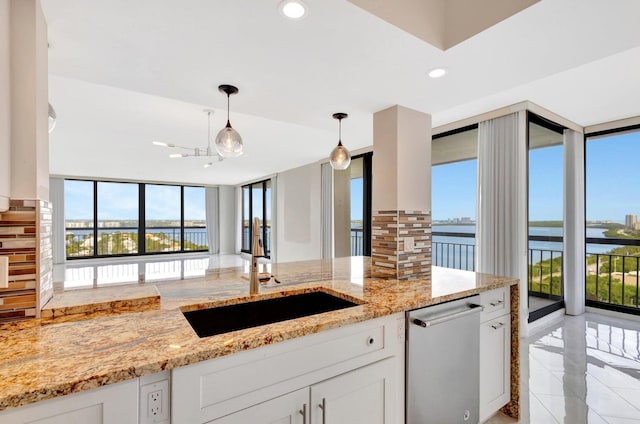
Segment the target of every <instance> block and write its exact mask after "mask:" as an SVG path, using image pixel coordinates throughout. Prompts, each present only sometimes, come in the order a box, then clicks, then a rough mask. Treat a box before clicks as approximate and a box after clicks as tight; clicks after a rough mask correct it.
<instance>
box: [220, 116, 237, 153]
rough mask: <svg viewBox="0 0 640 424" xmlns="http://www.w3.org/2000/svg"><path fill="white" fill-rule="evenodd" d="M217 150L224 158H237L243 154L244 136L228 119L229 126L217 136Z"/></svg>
mask: <svg viewBox="0 0 640 424" xmlns="http://www.w3.org/2000/svg"><path fill="white" fill-rule="evenodd" d="M216 151H217V152H218V154H219V155H220V156H222V157H223V158H235V157H238V156H240V155H242V137H240V134H239V133H238V131H236V130H234V129H233V127H232V126H231V124H230V123H229V122H228V121H227V126H226V127H224V128H223V129H221V130H220V132H219V133H218V135H217V136H216Z"/></svg>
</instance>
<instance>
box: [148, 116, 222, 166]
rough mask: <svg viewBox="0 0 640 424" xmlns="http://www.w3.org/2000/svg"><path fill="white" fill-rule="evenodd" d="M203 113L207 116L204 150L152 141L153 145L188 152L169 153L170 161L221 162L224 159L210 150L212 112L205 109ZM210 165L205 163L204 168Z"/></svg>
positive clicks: (210, 163) (211, 163)
mask: <svg viewBox="0 0 640 424" xmlns="http://www.w3.org/2000/svg"><path fill="white" fill-rule="evenodd" d="M204 112H205V113H206V114H207V118H208V121H207V147H206V148H201V147H186V146H180V145H178V144H173V143H165V142H164V141H153V142H152V143H153V145H154V146H160V147H168V148H170V149H183V150H187V151H188V152H187V153H171V154H170V155H169V157H170V158H171V159H178V158H187V157H211V158H218V161H221V160H223V159H224V158H223V157H222V156H221V155H219V154H218V153H214V150H213V149H212V148H211V115H213V110H211V109H205V110H204ZM211 165H213V162H209V163H207V164H206V165H204V167H205V168H208V167H210V166H211Z"/></svg>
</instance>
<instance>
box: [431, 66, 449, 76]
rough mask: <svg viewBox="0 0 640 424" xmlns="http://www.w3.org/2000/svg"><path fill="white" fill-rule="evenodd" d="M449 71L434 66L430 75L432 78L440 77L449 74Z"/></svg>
mask: <svg viewBox="0 0 640 424" xmlns="http://www.w3.org/2000/svg"><path fill="white" fill-rule="evenodd" d="M447 72H448V71H447V69H446V68H433V69H432V70H430V71H429V73H428V75H429V76H430V77H431V78H440V77H443V76H445V75H447Z"/></svg>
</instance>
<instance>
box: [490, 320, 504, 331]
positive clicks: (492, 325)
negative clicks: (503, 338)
mask: <svg viewBox="0 0 640 424" xmlns="http://www.w3.org/2000/svg"><path fill="white" fill-rule="evenodd" d="M502 327H504V323H503V322H499V323H497V324H491V328H493V329H494V330H497V329H498V328H502Z"/></svg>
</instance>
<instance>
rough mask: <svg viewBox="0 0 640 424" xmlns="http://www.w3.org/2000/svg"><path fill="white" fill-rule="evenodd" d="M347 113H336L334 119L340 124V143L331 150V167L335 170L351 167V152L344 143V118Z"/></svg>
mask: <svg viewBox="0 0 640 424" xmlns="http://www.w3.org/2000/svg"><path fill="white" fill-rule="evenodd" d="M347 116H349V115H347V114H346V113H334V114H333V119H337V120H338V122H339V124H338V126H339V131H340V132H339V137H338V145H337V146H336V148H335V149H333V150H332V151H331V155H330V156H329V160H330V161H331V167H332V168H333V169H335V170H338V171H342V170H344V169H347V168H348V167H349V164H350V163H351V153H349V151H348V150H347V149H346V148H345V147H344V146H343V145H342V120H343V119H344V118H346V117H347Z"/></svg>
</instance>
